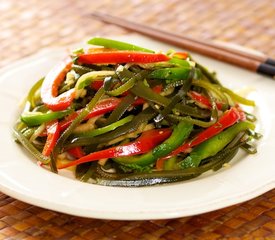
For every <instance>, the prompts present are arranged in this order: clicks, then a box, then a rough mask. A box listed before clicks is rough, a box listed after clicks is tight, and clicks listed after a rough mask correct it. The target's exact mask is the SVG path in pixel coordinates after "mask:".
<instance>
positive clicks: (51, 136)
mask: <svg viewBox="0 0 275 240" xmlns="http://www.w3.org/2000/svg"><path fill="white" fill-rule="evenodd" d="M46 131H47V140H46V143H45V145H44V148H43V151H42V154H43V155H44V156H50V154H51V152H52V150H53V148H54V146H55V144H56V142H57V140H58V138H59V135H60V125H59V123H58V121H57V120H53V121H51V122H49V123H47V126H46Z"/></svg>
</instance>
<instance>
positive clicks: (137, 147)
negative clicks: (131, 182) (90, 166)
mask: <svg viewBox="0 0 275 240" xmlns="http://www.w3.org/2000/svg"><path fill="white" fill-rule="evenodd" d="M171 133H172V130H171V129H169V128H164V129H152V130H148V131H145V132H143V133H142V135H141V136H140V137H139V138H137V139H136V140H135V141H133V142H130V143H127V144H123V145H120V146H115V147H111V148H108V149H104V150H101V151H98V152H93V153H90V154H88V155H86V156H84V157H81V158H79V159H77V160H75V161H72V162H69V163H67V164H63V165H61V166H58V169H63V168H67V167H71V166H75V165H78V164H81V163H85V162H91V161H97V160H100V159H103V158H116V157H123V156H133V155H137V154H142V153H146V152H148V151H150V150H151V149H153V148H154V147H155V146H157V145H158V144H160V143H161V142H163V141H164V140H165V139H167V138H168V137H169V136H170V135H171Z"/></svg>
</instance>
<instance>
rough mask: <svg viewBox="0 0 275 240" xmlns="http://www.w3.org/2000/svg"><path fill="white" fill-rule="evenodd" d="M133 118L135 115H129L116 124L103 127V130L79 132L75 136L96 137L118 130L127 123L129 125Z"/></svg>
mask: <svg viewBox="0 0 275 240" xmlns="http://www.w3.org/2000/svg"><path fill="white" fill-rule="evenodd" d="M133 118H134V116H133V115H129V116H127V117H125V118H123V119H121V120H119V121H117V122H114V123H112V124H110V125H107V126H105V127H102V128H97V129H93V130H90V131H84V132H77V133H76V134H75V136H86V137H95V136H98V135H101V134H104V133H107V132H110V131H113V130H115V129H116V128H118V127H120V126H122V125H124V124H125V123H128V122H130V121H132V120H133Z"/></svg>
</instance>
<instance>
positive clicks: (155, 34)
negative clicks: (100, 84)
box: [92, 12, 275, 77]
mask: <svg viewBox="0 0 275 240" xmlns="http://www.w3.org/2000/svg"><path fill="white" fill-rule="evenodd" d="M92 16H93V17H96V18H97V19H100V20H101V21H103V22H106V23H111V24H115V25H117V26H120V27H123V28H125V29H128V30H131V31H134V32H138V33H141V34H143V35H146V36H149V37H152V38H154V39H157V40H159V41H162V42H165V43H168V44H171V45H174V46H177V47H180V48H184V49H188V50H190V51H193V52H196V53H199V54H202V55H205V56H208V57H211V58H214V59H217V60H220V61H223V62H227V63H230V64H234V65H236V66H239V67H241V68H245V69H248V70H250V71H253V72H258V73H262V74H265V75H269V76H272V77H274V76H275V59H272V58H269V57H268V56H266V55H258V54H253V53H250V52H249V53H248V52H243V51H239V50H236V49H231V48H226V47H223V46H220V45H217V44H214V43H208V42H204V41H200V40H198V39H193V38H190V37H186V36H182V35H179V34H175V33H170V32H166V31H163V30H159V29H156V28H153V27H149V26H145V25H142V24H139V23H135V22H131V21H128V20H126V19H123V18H120V17H116V16H112V15H109V14H105V13H102V12H94V13H92Z"/></svg>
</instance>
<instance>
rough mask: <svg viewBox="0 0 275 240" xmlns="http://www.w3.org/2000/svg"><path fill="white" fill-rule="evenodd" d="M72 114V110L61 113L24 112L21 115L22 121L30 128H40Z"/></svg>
mask: <svg viewBox="0 0 275 240" xmlns="http://www.w3.org/2000/svg"><path fill="white" fill-rule="evenodd" d="M71 112H72V110H71V109H68V110H64V111H59V112H47V113H42V112H23V113H22V114H21V117H20V118H21V121H22V122H24V123H26V124H27V125H28V126H29V127H33V126H38V125H40V124H42V123H45V122H49V121H52V120H55V119H60V118H63V117H65V116H66V115H68V114H70V113H71Z"/></svg>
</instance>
